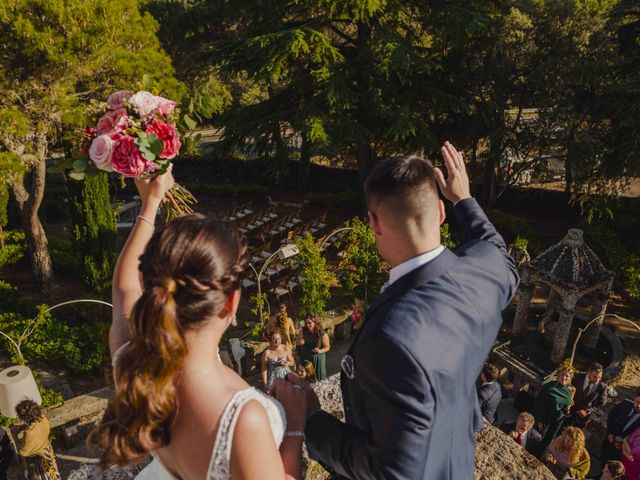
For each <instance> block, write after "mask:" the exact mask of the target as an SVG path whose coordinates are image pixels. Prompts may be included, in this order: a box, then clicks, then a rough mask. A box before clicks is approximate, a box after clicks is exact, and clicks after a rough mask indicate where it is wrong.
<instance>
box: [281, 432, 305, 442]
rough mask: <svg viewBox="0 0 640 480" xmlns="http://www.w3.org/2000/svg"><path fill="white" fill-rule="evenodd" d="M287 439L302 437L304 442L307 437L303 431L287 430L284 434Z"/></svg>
mask: <svg viewBox="0 0 640 480" xmlns="http://www.w3.org/2000/svg"><path fill="white" fill-rule="evenodd" d="M284 436H285V437H301V438H302V440H303V441H304V440H305V438H306V436H305V434H304V432H303V431H302V430H287V431H286V432H284Z"/></svg>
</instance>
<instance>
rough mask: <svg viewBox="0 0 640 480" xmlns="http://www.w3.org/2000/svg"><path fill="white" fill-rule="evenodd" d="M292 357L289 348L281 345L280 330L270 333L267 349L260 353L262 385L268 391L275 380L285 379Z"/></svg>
mask: <svg viewBox="0 0 640 480" xmlns="http://www.w3.org/2000/svg"><path fill="white" fill-rule="evenodd" d="M291 365H293V355H292V354H291V348H289V346H288V345H287V344H285V343H282V335H281V334H280V330H274V331H273V332H272V333H271V339H270V341H269V347H268V348H267V349H266V350H265V351H264V352H263V353H262V383H263V384H264V386H265V390H267V391H269V390H270V389H271V386H272V385H273V382H274V381H275V380H276V378H286V377H287V374H288V373H291V368H290V367H291Z"/></svg>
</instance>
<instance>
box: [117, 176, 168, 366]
mask: <svg viewBox="0 0 640 480" xmlns="http://www.w3.org/2000/svg"><path fill="white" fill-rule="evenodd" d="M169 168H171V167H169ZM135 182H136V188H137V189H138V194H139V195H140V198H141V200H142V208H141V209H140V215H138V217H137V218H136V221H135V223H134V225H133V228H132V229H131V233H130V234H129V238H128V239H127V242H126V243H125V245H124V247H123V248H122V251H121V252H120V256H119V257H118V261H117V263H116V267H115V270H114V272H113V281H112V287H111V292H112V303H113V317H112V322H111V329H110V330H109V349H110V350H111V355H112V356H113V354H114V353H115V351H116V350H118V348H120V347H121V346H122V345H123V344H124V343H126V342H127V341H129V339H130V334H129V325H128V321H129V315H131V310H132V309H133V306H134V305H135V303H136V302H137V301H138V299H139V298H140V296H141V295H142V282H141V280H140V272H139V271H138V265H139V263H140V255H142V253H143V252H144V249H145V247H146V246H147V243H149V240H150V239H151V236H152V235H153V232H154V229H155V227H154V223H155V219H156V212H157V211H158V208H159V207H160V203H161V202H162V200H163V199H164V196H165V193H166V192H167V191H168V190H169V189H171V187H172V186H173V183H174V180H173V175H172V174H171V171H170V170H169V171H167V173H166V174H164V175H158V176H157V177H155V178H153V179H147V180H140V179H136V180H135Z"/></svg>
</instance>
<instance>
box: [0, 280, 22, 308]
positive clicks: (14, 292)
mask: <svg viewBox="0 0 640 480" xmlns="http://www.w3.org/2000/svg"><path fill="white" fill-rule="evenodd" d="M19 309H20V294H19V293H18V289H17V288H16V287H14V286H13V285H11V284H9V283H7V282H4V281H2V280H0V313H6V312H15V311H17V310H19Z"/></svg>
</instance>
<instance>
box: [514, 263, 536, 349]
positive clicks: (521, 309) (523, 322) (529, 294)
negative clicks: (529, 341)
mask: <svg viewBox="0 0 640 480" xmlns="http://www.w3.org/2000/svg"><path fill="white" fill-rule="evenodd" d="M533 289H534V284H533V282H532V281H531V275H530V274H529V272H527V271H526V270H525V272H524V273H523V275H522V281H521V283H520V298H519V299H518V307H517V308H516V316H515V319H514V320H513V329H512V331H511V333H512V334H513V336H514V337H521V336H523V335H524V334H525V332H526V329H527V317H528V316H529V304H530V303H531V299H532V298H533Z"/></svg>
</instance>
